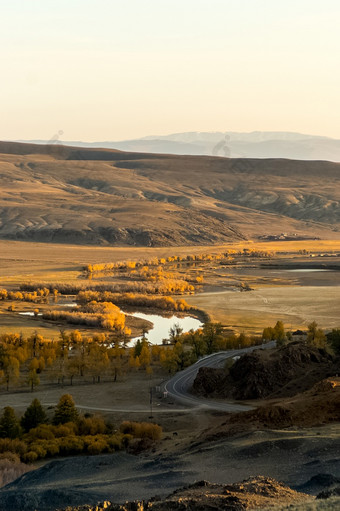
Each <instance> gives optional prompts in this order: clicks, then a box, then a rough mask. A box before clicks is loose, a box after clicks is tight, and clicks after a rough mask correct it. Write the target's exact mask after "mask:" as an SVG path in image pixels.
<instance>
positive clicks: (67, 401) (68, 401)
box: [53, 394, 78, 425]
mask: <svg viewBox="0 0 340 511" xmlns="http://www.w3.org/2000/svg"><path fill="white" fill-rule="evenodd" d="M77 418H78V411H77V409H76V407H75V404H74V401H73V397H72V396H71V395H70V394H64V395H63V396H61V398H60V399H59V402H58V404H57V406H56V409H55V412H54V417H53V424H56V425H57V424H65V423H66V422H75V421H76V420H77Z"/></svg>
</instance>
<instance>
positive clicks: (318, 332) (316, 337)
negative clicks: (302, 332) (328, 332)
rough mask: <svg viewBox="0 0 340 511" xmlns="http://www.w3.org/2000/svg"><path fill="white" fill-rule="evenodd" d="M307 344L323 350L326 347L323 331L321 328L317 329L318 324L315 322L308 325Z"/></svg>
mask: <svg viewBox="0 0 340 511" xmlns="http://www.w3.org/2000/svg"><path fill="white" fill-rule="evenodd" d="M307 342H309V343H310V344H313V345H314V346H318V347H319V348H323V347H325V345H326V336H325V334H324V331H323V330H322V329H321V328H318V324H317V323H316V322H315V321H313V322H312V323H310V324H309V325H308V331H307Z"/></svg>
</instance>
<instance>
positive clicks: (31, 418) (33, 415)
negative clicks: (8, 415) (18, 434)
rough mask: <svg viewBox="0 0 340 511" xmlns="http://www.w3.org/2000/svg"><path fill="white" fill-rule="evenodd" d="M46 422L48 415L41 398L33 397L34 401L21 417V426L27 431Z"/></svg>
mask: <svg viewBox="0 0 340 511" xmlns="http://www.w3.org/2000/svg"><path fill="white" fill-rule="evenodd" d="M46 422H47V416H46V413H45V410H44V409H43V407H42V406H41V403H40V401H39V399H33V401H32V403H31V404H30V405H29V407H28V408H27V409H26V411H25V413H24V415H23V416H22V417H21V421H20V423H21V426H22V427H23V428H24V430H25V431H29V430H30V429H32V428H36V427H37V426H39V424H44V423H46Z"/></svg>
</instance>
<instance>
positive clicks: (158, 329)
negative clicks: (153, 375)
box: [129, 312, 203, 344]
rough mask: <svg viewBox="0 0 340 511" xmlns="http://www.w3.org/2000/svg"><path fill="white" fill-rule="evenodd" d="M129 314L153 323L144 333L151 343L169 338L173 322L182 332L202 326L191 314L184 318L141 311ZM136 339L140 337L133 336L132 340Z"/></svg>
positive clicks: (159, 342) (158, 342)
mask: <svg viewBox="0 0 340 511" xmlns="http://www.w3.org/2000/svg"><path fill="white" fill-rule="evenodd" d="M129 314H130V316H134V317H135V318H141V319H146V320H147V321H150V322H151V323H153V328H152V329H151V330H149V331H148V333H147V334H146V335H145V337H146V338H147V340H148V341H149V342H150V343H151V344H162V340H163V339H168V338H169V330H170V328H171V327H173V326H174V325H175V324H177V325H179V326H180V327H181V328H182V329H183V333H185V332H189V330H191V329H193V330H197V328H200V327H201V326H203V324H202V323H201V321H200V320H199V319H196V318H192V317H191V316H185V317H184V318H180V317H178V316H171V318H164V317H163V316H159V315H158V314H144V313H142V312H133V313H129ZM137 339H141V337H135V338H134V339H133V341H136V340H137Z"/></svg>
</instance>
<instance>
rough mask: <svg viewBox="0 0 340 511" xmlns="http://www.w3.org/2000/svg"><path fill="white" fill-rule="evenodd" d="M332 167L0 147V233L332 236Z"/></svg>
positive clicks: (113, 240) (339, 223)
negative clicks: (286, 234) (285, 233)
mask: <svg viewBox="0 0 340 511" xmlns="http://www.w3.org/2000/svg"><path fill="white" fill-rule="evenodd" d="M339 165H340V164H337V163H330V162H322V161H308V162H305V161H295V160H280V159H267V160H261V159H228V158H219V157H210V156H176V155H160V154H143V153H128V152H121V151H115V150H109V149H93V148H89V149H86V148H76V147H67V146H61V145H35V144H20V143H14V142H0V221H1V223H0V237H1V238H5V239H16V240H33V241H44V242H64V243H68V242H72V243H81V244H101V245H136V246H155V245H160V246H162V245H184V244H186V245H187V244H211V243H223V242H228V241H230V240H234V239H242V238H247V237H251V238H252V237H257V236H261V235H271V234H273V235H276V234H279V233H281V232H287V233H290V234H291V233H296V234H297V235H298V236H306V235H307V236H311V237H314V236H320V237H324V238H336V237H339V236H340V234H339V232H340V231H339V227H340V208H339V205H340V166H339Z"/></svg>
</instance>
